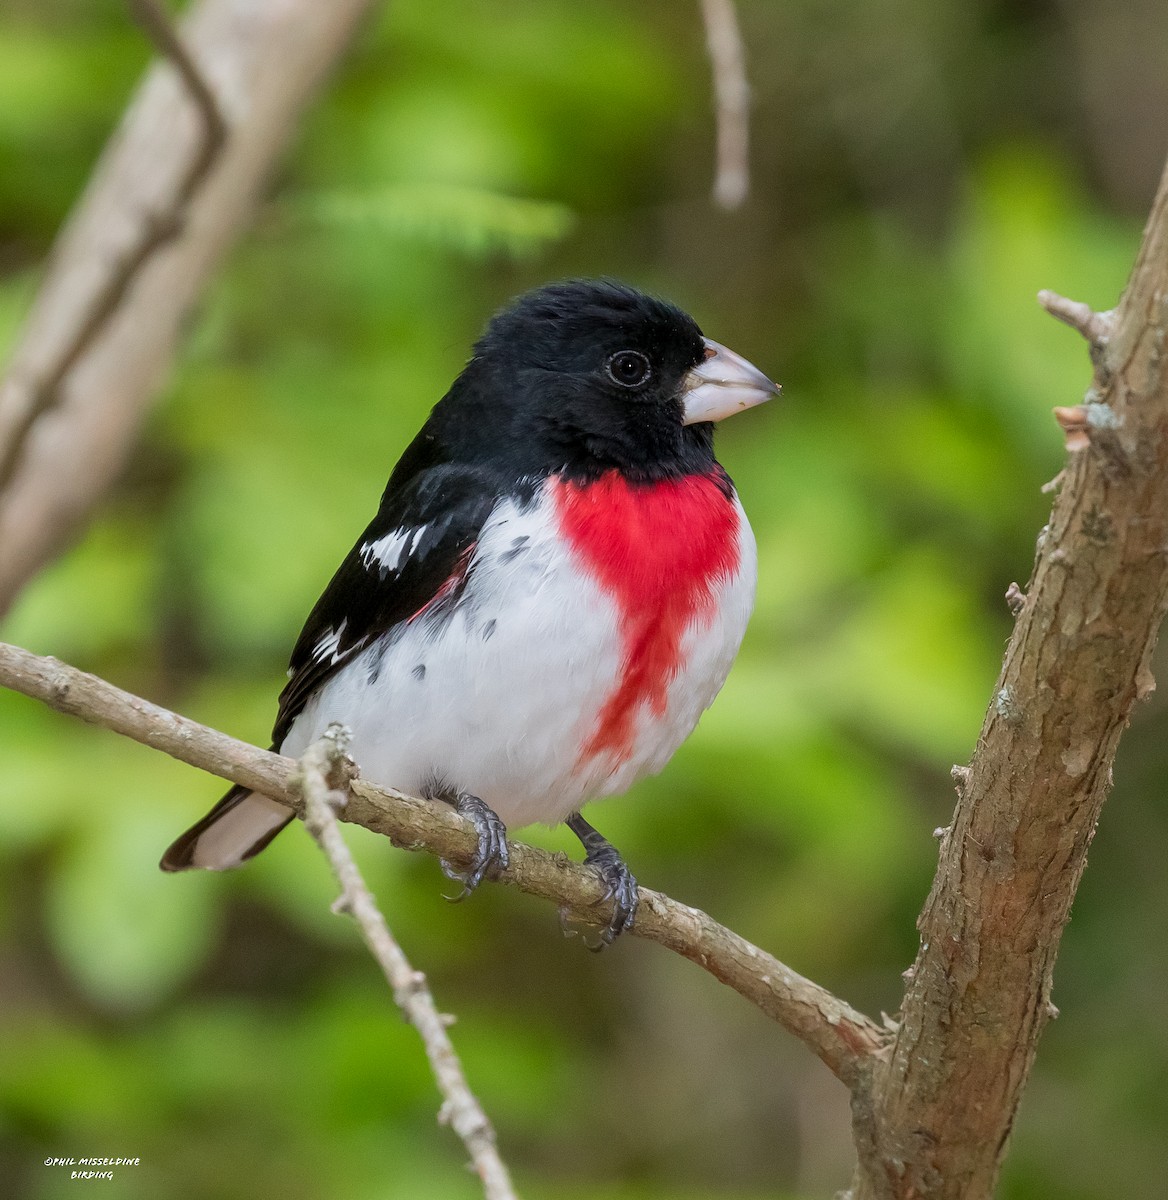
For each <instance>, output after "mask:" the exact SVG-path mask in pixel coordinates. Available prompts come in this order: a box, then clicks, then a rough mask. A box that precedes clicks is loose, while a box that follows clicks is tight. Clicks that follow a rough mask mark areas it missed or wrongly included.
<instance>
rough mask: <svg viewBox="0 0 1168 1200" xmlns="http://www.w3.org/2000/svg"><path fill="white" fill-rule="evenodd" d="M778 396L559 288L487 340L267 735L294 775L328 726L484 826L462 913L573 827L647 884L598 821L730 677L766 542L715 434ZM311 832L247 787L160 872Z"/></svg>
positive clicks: (600, 295)
mask: <svg viewBox="0 0 1168 1200" xmlns="http://www.w3.org/2000/svg"><path fill="white" fill-rule="evenodd" d="M777 392H778V388H777V387H776V386H775V385H774V384H773V383H771V381H770V380H769V379H767V377H766V376H765V375H763V374H762V373H761V372H760V371H758V370H757V369H756V368H755V367H753V366H751V365H750V363H748V362H746V361H745V360H744V359H742V358H740V357H739V356H738V355H736V354H734V353H733V352H732V351H730V350H727V349H726V348H725V347H724V346H720V345H718V343H717V342H712V341H710V340H708V339H707V338H704V337H703V336H702V333H701V330H700V329H699V328H698V327H697V325H696V324H695V323H694V321H693V320H692V319H691V318H690V317H689V316H687V315H686V314H685V313H683V312H681V311H680V310H678V309H677V308H674V307H673V306H672V305H670V304H667V303H664V302H663V301H661V300H658V299H655V298H652V297H650V296H646V295H644V294H642V293H641V292H638V291H635V290H634V289H632V288H629V287H625V286H623V285H620V284H617V283H612V282H596V281H589V280H583V281H572V282H567V283H559V284H552V285H550V286H548V287H544V288H540V289H538V290H536V291H533V292H529V293H528V294H527V295H525V296H522V297H520V298H519V299H518V300H517V301H515V302H514V303H513V304H512V305H511V307H510V308H508V309H506V310H504V311H503V312H501V313H499V314H498V315H497V316H496V317H495V318H494V320H492V321H491V323H490V325H489V326H488V328H487V331H486V333H485V334H484V336H483V337H482V339H481V340H480V341H479V342H478V344H477V345H476V346H475V348H474V356H473V357H472V358H471V360H470V362H469V363H468V364H467V366H466V369H465V370H464V371H463V372H462V374H461V375H460V376H459V377H458V378H457V379H456V380H455V382H454V385H453V387H451V389H450V391H449V392H448V393H447V394H446V396H445V397H443V399H442V400H441V401H439V403H438V404H437V405H436V407H435V408H434V410H433V412H431V414H430V417H429V419H428V420H427V421H426V423H425V425H423V426H422V429H421V432H420V433H419V434H418V436H417V437H416V438H415V439H414V441H413V442H412V443H411V444H410V446H409V448H408V449H407V450H406V452H405V454H404V455H402V458H401V461H400V462H399V463H398V464H397V466H396V467H395V468H394V471H393V474H392V475H391V476H390V479H389V483H388V485H387V486H386V489H385V493H384V495H383V496H382V498H381V506H380V508H379V509H378V512H377V515H376V516H375V517H374V518H373V521H372V522H371V524H370V525H369V527H368V528H367V529H366V530H365V532H364V533H363V534H362V535H361V537H360V538H359V539H358V541H357V544H356V546H354V547H353V550H352V551H351V552H350V554H349V556H348V557H347V558H346V559H345V561H344V562H343V563H342V564H341V567H340V569H339V570H338V571H337V573H336V575H334V576H333V579H332V582H331V583H330V584H329V585H328V587H327V588H326V589H325V592H324V595H323V596H322V597H321V598H320V600H319V601H318V602H317V604H316V607H315V608H314V609H313V610H312V613H311V614H310V615H309V618H308V621H307V623H306V624H305V626H304V630H303V631H302V633H301V634H300V638H299V640H298V641H297V642H296V646H295V648H294V649H293V651H292V659H291V667H290V670H289V680H288V684H287V686H286V687H285V688H284V690H283V692H282V693H281V695H280V711H279V715H278V716H277V718H276V726H275V729H274V730H273V733H272V740H273V744H274V748H276V749H278V750H279V751H280V752H281V753H282V754H288V755H294V756H295V755H299V754H301V753H302V752H303V751H304V750H305V749H306V748H307V747H308V746H309V744H310V743H312V742H313V741H314V740H315V739H316V738H318V737H319V736H320V735H321V733H323V732H324V730H325V729H326V728H327V727H328V726H329V724H331V723H332V722H339V723H341V724H343V725H347V726H348V727H349V729H350V730H351V731H352V742H351V751H352V754H353V757H354V758H355V759H356V761H357V763H358V765H359V767H360V770H361V772H362V774H363V775H364V777H365V778H366V779H370V780H373V781H375V782H378V783H382V784H386V785H388V786H391V787H395V788H398V789H400V790H402V791H405V792H412V793H415V794H419V795H424V796H431V797H438V798H441V799H443V800H446V801H448V802H450V803H451V804H453V805H455V806H456V807H457V809H458V811H460V812H461V813H463V814H464V815H466V816H467V817H469V818H470V819H471V820H472V821H473V822H474V824H475V826H476V828H477V830H478V833H479V846H478V853H477V856H476V859H475V861H474V863H473V864H472V866H471V869H470V870H469V872H468V873H467V874H466V876H465V877H464V885H465V888H466V890H467V891H470V890H473V889H474V888H475V887H476V886H477V884H478V883H479V882H480V880H481V879H482V878H483V876H484V874H486V873H487V872H489V871H491V870H492V869H495V868H497V867H500V866H505V865H506V863H507V843H506V836H505V833H506V830H505V826H510V827H515V826H522V825H527V824H530V823H531V822H534V821H543V822H547V823H548V824H556V823H558V822H560V821H566V822H567V824H568V827H569V828H570V829H571V830H572V831H573V832H574V833H575V834H576V835H577V836H578V837H579V838H580V840H581V842H582V843H583V844H584V848H585V851H586V861H587V862H589V863H592V864H593V865H595V866H596V867H597V868H598V869H599V871H600V872H601V874H602V876H603V878H604V879H605V881H606V882H607V884H608V887H609V891H610V895H611V898H612V899H613V908H614V913H613V917H612V921H611V924H610V926H609V928H608V930H607V940H611V938H612V937H614V936H616V935H617V934H618V933H620V932H621V931H622V930H624V929H626V928H628V927H629V926H630V925H631V924H632V921H633V917H634V914H635V912H636V906H637V886H636V881H635V880H634V878H633V876H632V875H631V874H630V872H629V870H628V868H627V867H626V866H625V864H624V862H623V860H622V859H621V857H620V855H619V854H618V853H617V851H616V850H615V849H614V848H613V847H612V846H611V845H610V844H609V843H608V842H607V841H606V840H605V839H604V838H603V837H602V836H601V835H600V834H599V833H598V832H597V831H596V830H595V829H593V828H592V826H591V825H589V824H588V823H587V822H586V821H585V820H584V818H583V817H582V816H581V815H580V809H581V807H582V806H583V805H584V804H585V803H586V802H587V801H589V800H592V799H594V798H596V797H598V796H607V795H611V794H613V793H617V792H623V791H625V789H627V788H628V787H629V786H630V785H631V784H633V783H634V782H635V781H636V780H637V779H640V778H641V777H642V776H644V775H647V774H651V773H654V772H657V771H660V770H661V769H662V767H664V766H665V764H666V763H667V762H668V761H669V759H670V757H671V756H672V755H673V753H674V751H675V750H676V749H677V748H678V746H680V745H681V743H682V742H683V741H684V740H685V738H686V737H687V736H688V735H689V733H690V732H691V730H692V729H693V728H694V726H695V725H696V724H697V721H698V718H699V716H700V715H701V713H702V711H703V710H704V709H705V708H707V707H708V706H709V704H710V703H711V702H712V700H713V699H714V696H715V695H716V694H717V693H718V690H719V689H720V688H721V686H722V683H723V682H724V680H725V678H726V675H727V672H728V671H729V670H730V664H731V663H732V661H733V659H734V656H735V654H736V653H737V651H738V646H739V644H740V642H741V641H742V635H743V633H744V631H745V629H746V622H747V618H748V617H749V615H750V611H751V608H752V606H753V603H754V588H755V575H756V559H755V545H754V537H753V534H752V533H751V530H750V526H749V525H748V524H747V521H746V516H745V514H744V513H743V511H742V507H741V505H740V504H739V502H738V497H737V495H736V494H735V491H734V485H733V484H732V483H731V482H730V478H729V476H728V475H727V474H726V472H725V471H724V470H723V469H722V467H721V466H720V465H719V464H718V462H717V460H716V459H715V458H714V451H713V432H714V427H713V425H712V423H711V422H714V421H717V420H719V419H720V418H722V417H726V416H729V415H731V414H732V413H736V412H739V411H741V410H742V409H745V408H750V407H752V406H753V405H756V404H760V403H762V402H763V401H764V400H767V399H769V398H770V397H771V396H773V395H775V394H776V393H777ZM291 819H292V816H291V813H290V812H289V810H288V809H287V808H285V807H284V806H283V805H280V804H277V803H276V802H275V801H273V800H270V799H268V798H267V797H265V796H262V795H259V794H258V793H255V792H249V791H248V790H247V789H246V788H242V787H234V788H232V789H231V791H229V792H228V793H227V795H226V796H224V797H223V799H222V800H221V801H220V802H219V803H218V804H217V805H216V806H215V808H213V809H212V810H211V812H210V813H208V815H207V816H206V817H204V818H203V820H201V821H200V822H199V823H198V824H197V825H195V826H194V827H193V828H191V829H189V830H188V831H187V832H186V833H184V834H183V835H182V837H180V838H179V839H178V841H176V842H175V843H174V845H172V846H171V847H170V849H169V850H167V852H166V854H165V856H164V857H163V859H162V867H163V869H164V870H168V871H179V870H183V869H185V868H188V867H206V868H210V869H212V870H220V869H223V868H227V867H235V866H238V865H239V864H240V863H242V862H244V861H245V860H246V859H248V858H251V857H252V856H253V855H255V854H258V853H259V851H260V850H262V849H263V848H264V847H265V846H266V845H267V844H268V843H269V842H270V841H271V840H272V838H274V837H275V836H276V834H277V833H278V832H279V831H280V830H281V829H282V828H283V827H284V826H285V825H287V824H288V822H289V821H290V820H291Z"/></svg>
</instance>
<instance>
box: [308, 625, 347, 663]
mask: <svg viewBox="0 0 1168 1200" xmlns="http://www.w3.org/2000/svg"><path fill="white" fill-rule="evenodd" d="M348 623H349V622H348V621H342V622H341V623H340V624H339V625H338V626H337V627H336V628H335V629H329V630H326V631H325V633H324V635H323V636H322V637H321V639H320V641H318V642H317V643H316V645H315V646H313V648H312V657H313V658H314V659H315V660H316V661H317V662H324V661H325V659H328V661H329V662H330V663H335V662H336V661H337V659H339V658H340V657H341V653H340V649H339V647H340V644H341V638H342V637H343V636H344V633H345V626H346V625H348Z"/></svg>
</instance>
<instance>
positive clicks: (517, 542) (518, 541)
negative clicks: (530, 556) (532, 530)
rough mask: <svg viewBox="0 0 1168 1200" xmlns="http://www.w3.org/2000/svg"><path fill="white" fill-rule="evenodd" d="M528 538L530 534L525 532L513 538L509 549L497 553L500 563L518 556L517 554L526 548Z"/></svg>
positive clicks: (529, 538) (507, 561)
mask: <svg viewBox="0 0 1168 1200" xmlns="http://www.w3.org/2000/svg"><path fill="white" fill-rule="evenodd" d="M530 540H531V537H530V534H526V533H525V534H524V535H523V536H522V537H517V538H515V539H514V540H513V541H512V543H511V549H510V550H504V551H503V553H502V554H500V555H499V561H500V562H501V563H509V562H511V561H513V560H514V559H516V558H518V557H519V555H521V554H522V553H523V552H524V551H525V550H526V549H527V543H528V542H529V541H530Z"/></svg>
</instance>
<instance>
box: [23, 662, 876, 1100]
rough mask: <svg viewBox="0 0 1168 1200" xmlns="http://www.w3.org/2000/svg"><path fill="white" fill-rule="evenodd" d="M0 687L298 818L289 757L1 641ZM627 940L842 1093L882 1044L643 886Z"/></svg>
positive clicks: (562, 884) (357, 809) (590, 902)
mask: <svg viewBox="0 0 1168 1200" xmlns="http://www.w3.org/2000/svg"><path fill="white" fill-rule="evenodd" d="M0 685H2V686H4V687H9V688H12V689H13V690H14V691H18V692H23V693H24V694H25V695H27V696H32V697H34V698H35V699H37V700H41V701H43V702H44V703H45V704H48V705H49V706H50V707H52V708H55V709H57V710H58V711H59V712H63V713H68V714H70V715H71V716H76V717H80V718H81V719H82V720H84V721H88V722H89V723H90V724H93V725H100V726H103V727H104V728H106V729H112V730H113V731H114V732H116V733H120V734H123V735H125V736H126V737H130V738H133V739H134V740H135V741H139V742H142V743H144V744H145V745H147V746H152V747H154V748H155V749H156V750H161V751H163V752H164V753H166V754H169V755H170V756H171V757H173V758H177V759H179V760H181V761H182V762H185V763H189V764H190V765H191V766H195V767H200V768H201V769H202V770H204V771H209V772H211V774H213V775H218V776H220V777H221V778H223V779H229V780H231V781H232V782H234V783H240V784H243V785H244V786H245V787H249V788H255V789H257V790H258V791H261V792H263V793H264V795H266V796H271V797H272V799H274V800H279V801H281V802H282V803H284V804H287V805H288V806H289V807H290V808H293V809H295V810H296V811H297V812H298V813H301V814H303V811H304V805H303V801H302V800H301V798H300V795H299V793H298V792H297V790H296V786H295V782H294V777H295V773H296V770H297V765H296V762H295V760H293V759H290V758H283V757H281V756H280V755H278V754H273V753H271V752H270V751H268V750H260V749H259V748H257V747H255V746H249V745H248V744H247V743H246V742H240V741H237V740H236V739H235V738H232V737H228V736H227V735H226V734H224V733H219V732H217V731H216V730H214V729H208V728H207V727H206V726H204V725H199V724H198V723H196V722H195V721H191V720H189V719H188V718H186V717H181V716H178V715H177V714H176V713H172V712H169V711H168V710H167V709H164V708H160V707H159V706H158V705H156V704H151V703H150V702H149V701H147V700H143V699H141V698H140V697H138V696H133V695H131V694H130V693H129V692H123V691H122V690H121V689H120V688H116V687H114V686H113V685H112V684H109V683H106V682H105V681H104V680H102V679H98V678H97V677H96V676H95V675H88V674H86V673H85V672H83V671H78V670H77V669H76V668H74V667H70V666H67V665H66V664H64V663H62V662H58V661H57V660H56V659H54V658H42V657H40V656H39V655H36V654H30V653H29V652H28V651H27V650H21V649H19V648H18V647H16V646H10V645H7V644H6V643H3V642H0ZM351 793H352V794H351V796H350V798H349V801H348V803H347V804H346V806H345V809H344V811H343V812H342V813H341V814H340V817H341V820H343V821H348V822H351V823H352V824H355V825H363V826H365V828H367V829H371V830H373V831H374V832H375V833H380V834H383V835H384V836H385V837H388V838H389V839H390V841H392V842H393V843H394V844H395V845H397V846H401V847H403V848H405V849H407V850H425V851H426V852H428V853H430V854H433V855H436V856H437V857H439V858H443V859H447V860H449V861H451V862H453V863H455V864H456V865H460V866H465V865H466V864H468V863H469V862H470V859H471V857H472V855H473V854H474V851H475V849H476V847H477V844H478V839H477V835H476V834H475V832H474V830H473V828H472V826H471V825H470V824H469V822H467V821H465V820H463V818H462V817H460V816H459V815H458V814H457V813H456V812H455V811H454V809H453V808H451V807H450V806H449V805H447V804H442V803H441V802H440V801H436V800H422V799H419V798H418V797H416V796H406V795H403V794H401V793H399V792H394V791H391V790H388V789H385V788H379V787H375V786H373V785H372V784H370V783H366V782H364V781H362V780H355V781H354V782H353V783H352V784H351ZM510 848H511V865H510V867H509V869H508V870H507V871H506V872H505V873H504V874H503V876H502V882H504V883H508V884H511V885H513V886H515V887H517V888H519V890H520V891H523V892H528V893H530V894H531V895H534V896H542V897H544V898H545V899H547V900H551V901H552V902H553V903H555V904H557V905H559V906H560V907H561V908H563V909H566V910H567V912H568V913H569V914H570V915H572V916H573V917H575V918H576V919H578V920H580V921H587V922H593V923H599V922H600V921H601V920H607V913H605V912H603V910H602V909H601V908H600V907H599V906H600V905H601V904H602V903H603V901H604V885H603V884H602V883H601V881H600V877H599V876H598V875H597V874H596V872H595V871H593V870H592V869H591V868H590V867H585V866H581V865H578V864H575V863H571V862H568V861H567V860H566V859H565V858H564V857H563V856H562V855H551V854H548V853H547V852H546V851H543V850H537V849H535V848H534V847H532V846H526V845H524V844H523V843H522V842H512V843H510ZM632 932H633V933H635V934H637V935H639V936H640V937H643V938H647V939H649V940H650V941H654V942H657V943H659V944H660V945H662V946H666V947H668V948H669V949H670V950H673V951H676V953H678V954H680V955H682V956H683V957H685V958H688V959H690V960H691V961H692V962H695V963H697V964H698V965H699V966H701V967H704V968H705V969H706V970H707V971H709V972H710V974H711V975H713V976H714V977H715V978H716V979H719V980H721V981H722V982H723V983H725V984H726V985H727V986H728V987H731V988H733V989H734V990H735V991H736V992H738V993H739V994H740V995H742V996H745V997H746V999H747V1000H749V1001H750V1002H751V1003H752V1004H755V1005H757V1006H758V1007H759V1008H760V1009H761V1010H762V1011H763V1012H764V1013H766V1014H767V1016H769V1017H771V1018H773V1019H774V1020H775V1021H777V1022H778V1023H779V1024H780V1025H782V1026H783V1027H784V1028H786V1029H787V1030H789V1031H790V1032H791V1033H793V1034H794V1035H795V1036H796V1037H798V1038H800V1039H801V1040H802V1041H804V1042H805V1043H806V1044H807V1045H808V1046H809V1047H810V1048H811V1049H812V1050H814V1051H815V1053H816V1054H817V1055H819V1057H820V1058H821V1059H822V1060H823V1061H824V1062H825V1063H826V1064H827V1066H828V1067H829V1068H830V1069H831V1070H832V1071H833V1072H834V1073H835V1074H836V1075H837V1076H839V1078H840V1079H842V1080H843V1081H844V1082H845V1083H847V1084H849V1086H854V1085H855V1084H856V1082H857V1080H858V1079H859V1078H860V1077H861V1075H862V1074H863V1072H864V1070H865V1064H866V1063H867V1061H868V1060H869V1059H871V1058H872V1056H873V1055H875V1054H877V1053H878V1052H879V1051H880V1050H881V1048H882V1047H883V1045H884V1043H885V1040H886V1031H885V1030H884V1029H882V1028H881V1027H880V1026H879V1025H877V1024H876V1023H875V1022H874V1021H871V1020H870V1019H869V1018H868V1017H866V1016H864V1015H863V1014H862V1013H860V1012H857V1011H856V1010H855V1009H853V1008H851V1007H850V1006H849V1005H848V1004H846V1003H845V1002H844V1001H842V1000H839V999H837V998H836V997H835V996H833V995H832V994H831V993H830V992H828V991H826V990H825V989H824V988H821V987H820V986H819V985H818V984H815V983H812V982H811V981H810V980H809V979H804V978H803V977H802V976H801V975H798V974H797V973H796V972H794V971H792V970H791V969H790V968H789V967H787V966H785V965H784V964H783V963H781V962H779V961H778V959H776V958H773V957H772V956H771V955H769V954H767V953H766V952H765V951H763V950H760V949H759V948H758V947H757V946H753V945H751V944H750V942H748V941H747V940H746V939H745V938H742V937H739V935H738V934H736V933H733V932H731V931H730V930H729V929H726V928H725V927H724V926H722V925H719V924H718V923H717V922H716V921H715V920H713V919H712V918H711V917H709V916H707V915H706V914H705V913H704V912H701V911H699V910H698V909H696V908H690V907H689V906H688V905H685V904H679V903H678V902H677V901H676V900H671V899H670V898H669V897H668V896H664V895H662V894H661V893H659V892H652V891H649V890H648V889H644V888H643V889H642V890H641V905H640V908H639V909H638V910H637V923H636V925H635V927H634V928H633V931H632Z"/></svg>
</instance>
